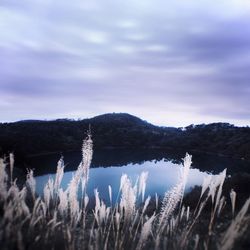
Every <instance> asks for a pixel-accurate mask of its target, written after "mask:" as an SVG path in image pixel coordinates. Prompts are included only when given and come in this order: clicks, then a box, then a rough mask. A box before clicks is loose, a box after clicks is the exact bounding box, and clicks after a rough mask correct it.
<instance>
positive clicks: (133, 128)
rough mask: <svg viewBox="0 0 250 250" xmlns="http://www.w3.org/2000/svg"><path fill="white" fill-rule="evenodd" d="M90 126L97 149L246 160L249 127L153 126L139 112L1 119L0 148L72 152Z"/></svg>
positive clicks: (249, 146) (5, 150)
mask: <svg viewBox="0 0 250 250" xmlns="http://www.w3.org/2000/svg"><path fill="white" fill-rule="evenodd" d="M89 125H91V131H92V135H93V140H94V147H95V148H96V149H103V148H129V149H132V148H144V149H150V148H162V149H171V150H181V151H188V152H206V153H212V154H217V155H227V156H230V157H233V158H245V159H250V128H249V127H235V126H233V125H231V124H228V123H212V124H208V125H205V124H202V125H196V126H195V125H190V126H188V127H186V128H185V129H181V128H172V127H159V126H154V125H153V124H150V123H148V122H146V121H143V120H141V119H140V118H138V117H135V116H132V115H129V114H125V113H118V114H117V113H112V114H104V115H100V116H96V117H93V118H90V119H83V120H78V121H75V120H69V119H58V120H53V121H41V120H38V121H36V120H27V121H19V122H14V123H1V124H0V152H1V154H2V155H3V154H6V153H8V152H13V151H14V153H15V155H16V156H17V157H18V159H20V158H22V157H23V158H25V157H27V156H29V155H34V154H46V153H51V152H65V151H71V150H72V151H74V150H79V149H80V148H81V144H82V139H83V138H84V137H85V133H86V131H87V129H88V128H89Z"/></svg>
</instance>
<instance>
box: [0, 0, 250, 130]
mask: <svg viewBox="0 0 250 250" xmlns="http://www.w3.org/2000/svg"><path fill="white" fill-rule="evenodd" d="M108 112H127V113H131V114H133V115H136V116H139V117H141V118H142V119H144V120H147V121H149V122H151V123H154V124H158V125H166V126H186V125H189V124H191V123H194V124H197V123H210V122H218V121H222V122H230V123H233V124H236V125H250V1H249V0H245V1H243V0H216V1H215V0H214V1H212V0H199V1H198V0H185V1H183V0H179V1H178V0H172V1H171V0H126V1H124V0H122V1H121V0H97V1H96V0H72V1H69V0H22V1H20V0H0V114H1V116H0V121H2V122H5V121H16V120H22V119H55V118H76V119H78V118H86V117H92V116H95V115H99V114H103V113H108Z"/></svg>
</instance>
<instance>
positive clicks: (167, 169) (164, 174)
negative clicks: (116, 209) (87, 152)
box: [36, 160, 207, 201]
mask: <svg viewBox="0 0 250 250" xmlns="http://www.w3.org/2000/svg"><path fill="white" fill-rule="evenodd" d="M180 168H181V165H180V164H175V163H172V162H170V161H168V162H166V161H164V160H160V161H145V162H143V163H142V164H127V165H125V166H122V167H115V166H112V167H99V168H92V169H90V176H89V177H90V178H89V183H88V189H87V193H88V195H89V196H92V195H93V190H94V189H95V188H98V190H99V192H100V196H101V197H102V199H104V200H107V201H108V200H109V199H108V185H111V186H112V189H113V194H114V198H115V197H116V196H117V194H118V191H119V187H120V177H121V176H122V174H123V173H126V174H127V175H128V176H129V177H130V178H131V180H132V181H133V182H135V181H136V179H137V177H138V176H139V175H140V174H141V172H142V171H147V172H148V180H147V187H146V195H150V196H154V195H155V193H157V194H158V195H160V196H162V195H163V194H164V193H165V192H166V191H167V190H169V189H170V188H171V187H172V186H174V185H175V184H176V183H177V182H178V177H179V175H180ZM73 173H74V172H73V171H70V172H66V173H65V174H64V178H63V181H62V188H63V189H66V188H67V185H68V183H69V181H70V180H71V178H72V175H73ZM206 175H207V173H206V172H202V171H200V170H198V169H190V173H189V177H188V181H187V186H186V191H189V190H190V188H191V187H193V186H194V185H201V184H202V181H203V178H204V177H205V176H206ZM49 176H51V177H52V178H54V177H55V175H49V174H47V175H43V176H39V177H37V178H36V181H37V192H38V193H39V194H42V193H43V187H44V185H45V183H46V182H47V181H48V178H49Z"/></svg>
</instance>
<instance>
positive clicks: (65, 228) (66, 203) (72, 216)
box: [0, 133, 250, 250]
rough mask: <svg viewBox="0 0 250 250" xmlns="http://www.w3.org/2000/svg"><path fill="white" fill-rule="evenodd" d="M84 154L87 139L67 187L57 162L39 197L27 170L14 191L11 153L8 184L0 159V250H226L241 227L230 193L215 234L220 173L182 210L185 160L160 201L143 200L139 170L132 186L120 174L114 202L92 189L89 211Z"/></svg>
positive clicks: (221, 202) (244, 217)
mask: <svg viewBox="0 0 250 250" xmlns="http://www.w3.org/2000/svg"><path fill="white" fill-rule="evenodd" d="M92 154H93V142H92V139H91V135H90V133H88V135H87V138H86V139H85V140H84V141H83V147H82V156H83V159H82V161H81V163H80V164H79V166H78V169H77V170H76V172H75V174H74V175H73V176H72V179H71V181H70V182H69V184H68V187H67V189H66V190H63V189H62V188H61V182H62V179H63V175H64V162H63V158H61V159H60V160H59V161H58V164H57V169H56V176H55V179H51V178H50V179H49V180H48V182H47V183H46V185H45V186H44V192H43V196H42V197H39V196H38V195H37V193H36V182H35V178H34V172H33V170H29V171H28V174H27V180H26V183H25V185H24V186H23V187H18V186H17V185H16V181H15V180H14V181H13V177H12V176H13V174H12V173H13V167H14V157H13V155H10V157H9V166H10V179H9V178H8V175H7V172H6V166H7V165H8V163H7V160H6V159H0V216H1V217H0V218H1V219H0V245H1V249H6V250H7V249H20V250H23V249H37V250H38V249H65V250H73V249H136V250H140V249H210V248H213V249H214V248H215V249H225V250H226V249H232V248H233V246H234V243H235V241H236V240H237V238H239V237H240V236H241V235H242V234H243V233H244V232H245V231H246V229H247V225H249V224H246V222H249V214H248V213H247V211H248V209H249V204H250V200H249V199H248V200H247V201H246V203H245V205H244V206H243V207H242V209H241V210H240V212H239V213H238V214H236V215H235V211H236V202H235V198H236V193H235V192H234V191H231V194H230V197H231V205H232V214H233V216H232V218H233V219H232V221H231V223H230V224H229V226H228V227H227V228H225V229H224V231H222V232H219V233H217V231H216V230H217V229H216V223H217V220H218V219H219V218H222V217H223V213H224V210H225V206H226V204H225V197H223V196H222V188H223V183H224V180H225V178H226V170H224V171H223V172H222V173H220V174H219V175H215V176H212V175H209V176H208V177H206V178H205V179H204V182H203V185H202V189H201V194H200V198H199V199H198V200H197V206H196V209H194V210H190V208H189V207H187V206H185V204H183V197H184V191H185V185H186V182H187V179H188V174H189V170H190V167H191V163H192V161H191V159H192V158H191V156H190V155H188V154H187V155H186V156H185V158H184V159H183V167H182V169H181V173H180V176H179V180H178V183H177V184H176V185H175V186H174V187H173V188H172V189H170V190H169V191H167V192H166V193H165V195H164V197H163V198H162V199H161V198H159V196H158V195H157V194H156V195H155V197H154V198H151V197H146V199H145V190H146V181H147V178H148V173H147V172H142V173H141V175H140V176H139V177H138V179H137V181H136V182H134V183H133V182H132V181H131V179H130V178H129V177H128V176H127V175H126V174H124V175H122V176H121V180H120V190H119V194H118V195H117V197H113V196H112V195H113V192H112V187H111V186H109V187H108V193H109V202H108V203H107V204H106V203H105V202H104V201H103V200H102V199H101V198H100V196H99V192H98V190H97V189H95V190H94V199H95V202H94V203H95V205H94V208H93V210H91V205H90V202H89V201H90V199H89V196H88V194H87V191H86V186H87V183H88V178H89V167H90V163H91V159H92ZM166 174H167V173H166ZM80 186H81V188H80ZM79 192H80V193H81V195H80V196H81V199H79ZM89 195H91V194H89ZM91 196H92V195H91ZM207 205H210V207H211V212H210V213H209V217H210V218H209V219H208V220H207V212H205V211H204V210H205V208H206V206H207ZM203 216H204V217H203ZM201 225H202V230H201V231H200V229H199V228H201ZM215 232H216V233H217V234H215Z"/></svg>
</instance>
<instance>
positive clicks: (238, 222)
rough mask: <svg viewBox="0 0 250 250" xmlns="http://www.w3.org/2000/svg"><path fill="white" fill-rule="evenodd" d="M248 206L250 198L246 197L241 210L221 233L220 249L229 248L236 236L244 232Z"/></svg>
mask: <svg viewBox="0 0 250 250" xmlns="http://www.w3.org/2000/svg"><path fill="white" fill-rule="evenodd" d="M249 207H250V198H248V199H247V200H246V202H245V204H244V205H243V206H242V208H241V210H240V211H239V213H238V214H237V216H236V217H235V219H234V220H232V222H231V224H230V226H229V228H228V229H227V230H226V232H225V234H224V235H223V237H222V239H221V241H220V245H219V249H220V250H230V249H232V248H233V246H234V242H235V240H236V239H237V238H239V237H240V236H241V235H243V234H244V232H245V231H246V230H247V228H248V227H249V222H250V217H249V216H247V215H246V214H247V211H248V209H249Z"/></svg>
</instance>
